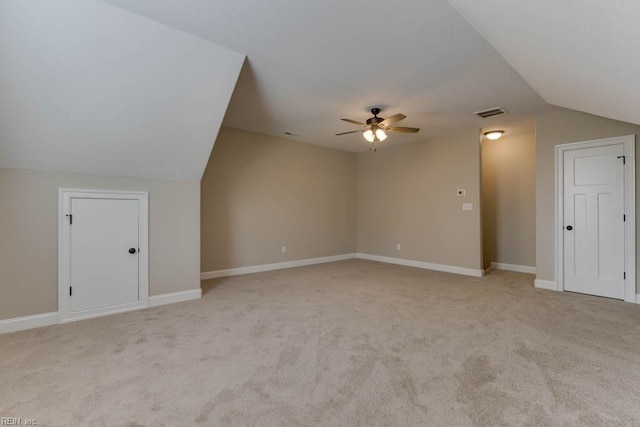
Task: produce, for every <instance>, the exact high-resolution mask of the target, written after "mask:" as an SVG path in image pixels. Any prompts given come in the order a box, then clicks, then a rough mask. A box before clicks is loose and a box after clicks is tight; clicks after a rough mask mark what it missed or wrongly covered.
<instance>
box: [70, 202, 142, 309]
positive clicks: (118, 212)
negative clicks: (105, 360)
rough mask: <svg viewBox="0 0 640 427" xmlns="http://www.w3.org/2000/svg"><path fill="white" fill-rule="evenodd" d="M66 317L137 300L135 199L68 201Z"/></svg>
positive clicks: (136, 221)
mask: <svg viewBox="0 0 640 427" xmlns="http://www.w3.org/2000/svg"><path fill="white" fill-rule="evenodd" d="M70 208H71V210H70V213H71V215H72V217H71V224H70V227H69V230H70V264H71V265H70V289H69V298H70V306H69V308H70V313H79V312H87V311H90V310H94V309H103V308H109V307H114V308H117V307H118V306H122V305H123V304H130V303H135V302H137V301H139V298H140V296H139V292H138V291H139V287H138V280H139V274H138V273H139V271H138V269H139V260H138V253H139V249H138V248H139V242H138V236H139V229H138V228H139V224H138V220H139V209H140V206H139V201H138V200H132V199H109V198H71V206H70Z"/></svg>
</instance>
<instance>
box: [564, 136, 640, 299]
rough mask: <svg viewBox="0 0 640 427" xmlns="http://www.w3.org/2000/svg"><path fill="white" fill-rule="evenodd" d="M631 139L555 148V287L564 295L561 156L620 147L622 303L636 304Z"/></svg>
mask: <svg viewBox="0 0 640 427" xmlns="http://www.w3.org/2000/svg"><path fill="white" fill-rule="evenodd" d="M635 141H636V137H635V135H628V136H620V137H614V138H605V139H597V140H591V141H583V142H574V143H569V144H561V145H557V146H556V221H555V224H556V228H555V237H556V286H557V290H558V291H564V249H563V248H564V152H565V151H567V150H576V149H581V148H593V147H602V146H607V145H617V144H622V145H623V146H624V155H625V161H626V164H625V167H624V191H623V193H624V210H625V215H626V221H625V223H624V226H625V229H624V264H625V272H626V278H625V280H624V300H625V301H627V302H633V303H636V302H638V303H640V301H638V298H637V296H636V186H635Z"/></svg>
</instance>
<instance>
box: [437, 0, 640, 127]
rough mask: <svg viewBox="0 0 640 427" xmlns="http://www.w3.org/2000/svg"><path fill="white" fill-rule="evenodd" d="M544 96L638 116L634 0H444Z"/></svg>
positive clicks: (637, 6)
mask: <svg viewBox="0 0 640 427" xmlns="http://www.w3.org/2000/svg"><path fill="white" fill-rule="evenodd" d="M449 2H450V3H451V4H453V5H454V6H455V7H456V8H457V10H459V11H460V13H461V14H462V15H463V16H464V17H465V18H466V19H467V20H468V21H469V22H470V23H471V24H472V25H473V26H474V27H475V28H476V29H477V30H478V31H479V32H480V34H482V36H483V37H485V38H486V39H487V40H488V42H489V43H491V44H492V45H493V47H494V48H496V49H497V51H498V52H500V53H501V54H502V56H503V57H504V58H505V59H506V60H507V61H508V62H509V63H510V64H511V65H512V66H513V67H514V68H515V69H516V70H518V71H519V72H520V74H521V75H522V76H523V77H524V78H525V79H526V80H527V81H528V82H529V83H530V84H531V86H532V87H533V88H534V89H535V90H536V91H537V92H538V93H539V94H540V95H541V96H542V97H543V98H544V99H545V100H546V101H547V102H549V103H550V104H554V105H559V106H562V107H566V108H571V109H574V110H579V111H584V112H587V113H591V114H596V115H600V116H604V117H609V118H613V119H617V120H623V121H627V122H631V123H636V124H640V91H638V88H640V54H638V49H639V48H640V24H639V23H640V2H639V1H637V0H609V1H602V0H580V1H575V0H574V1H557V0H534V1H513V0H484V1H477V0H449Z"/></svg>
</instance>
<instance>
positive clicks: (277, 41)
mask: <svg viewBox="0 0 640 427" xmlns="http://www.w3.org/2000/svg"><path fill="white" fill-rule="evenodd" d="M106 1H108V2H109V3H111V4H115V5H118V6H120V7H122V8H124V9H127V10H130V11H132V12H135V13H138V14H140V15H143V16H147V17H150V18H152V19H155V20H157V21H159V22H162V23H165V24H167V25H170V26H172V27H175V28H179V29H181V30H183V31H185V32H187V33H190V34H195V35H197V36H199V37H202V38H203V39H206V40H210V41H212V42H214V43H217V44H220V45H222V46H227V47H229V48H231V49H233V50H236V51H238V52H242V53H245V54H246V55H247V63H246V64H245V67H244V69H243V71H242V73H241V75H240V79H239V82H238V85H237V87H236V91H235V92H234V95H233V97H232V100H231V104H230V105H229V109H228V111H227V115H226V117H225V121H224V123H225V125H228V126H231V127H235V128H239V129H245V130H250V131H255V132H260V133H266V134H270V135H276V136H282V137H285V132H291V133H294V134H295V135H296V136H292V137H290V138H292V139H297V140H300V141H304V142H310V143H314V144H320V145H325V146H329V147H333V148H340V149H346V150H351V151H361V150H367V149H368V146H367V145H366V144H364V143H363V141H364V140H363V138H362V136H361V135H360V134H352V135H346V136H335V134H336V133H339V132H345V131H350V130H356V129H357V127H355V126H353V125H350V124H347V123H344V122H341V121H340V118H350V119H354V120H358V121H364V120H365V119H366V118H368V117H370V116H371V114H369V109H370V108H371V107H374V106H381V107H383V113H382V114H381V116H382V117H387V116H390V115H393V114H396V113H403V114H405V115H407V116H408V118H407V119H406V120H404V121H403V122H402V125H404V126H411V127H419V128H421V131H420V132H419V133H418V134H415V135H408V134H394V135H393V137H389V138H388V139H387V140H386V141H385V145H387V146H390V145H394V144H398V143H403V142H409V141H416V140H423V139H425V138H427V137H429V136H433V135H438V134H444V133H449V132H454V131H458V130H462V129H466V128H469V127H471V126H475V127H483V126H491V125H492V124H493V122H494V121H489V122H487V121H482V120H480V119H478V118H476V117H475V116H473V114H472V113H473V112H475V111H478V110H481V109H485V108H489V107H495V106H498V105H500V106H502V107H504V108H506V109H507V110H508V111H509V113H510V115H509V117H505V118H503V120H509V119H511V120H514V119H517V118H521V117H522V116H523V115H528V114H532V113H535V112H538V111H541V110H543V109H545V108H547V105H546V104H545V102H544V101H543V100H542V98H541V97H540V96H539V95H538V94H537V93H536V92H535V91H534V90H533V89H531V87H530V86H529V85H528V84H527V83H526V82H525V80H524V79H523V78H522V77H521V76H520V75H519V74H518V73H517V72H516V71H515V70H514V69H513V68H512V67H511V66H510V65H509V64H508V63H507V62H506V61H505V60H504V59H503V58H502V57H501V56H500V54H499V53H498V52H496V50H495V49H494V48H493V47H492V46H491V45H490V44H489V43H487V41H486V40H485V39H484V38H483V37H481V36H480V35H479V34H478V33H477V32H476V31H475V30H474V29H473V28H472V27H471V26H470V25H469V24H468V23H467V22H466V21H465V20H464V18H462V17H461V16H460V14H459V13H458V12H457V11H456V10H455V9H454V8H453V7H451V5H450V4H449V3H447V1H445V0H400V1H386V0H385V1H382V0H349V1H344V0H323V1H308V0H306V1H304V0H303V1H295V2H292V1H289V0H274V1H269V2H261V1H256V0H234V1H226V2H220V1H212V0H183V1H179V2H176V1H174V0H106Z"/></svg>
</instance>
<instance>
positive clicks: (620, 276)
mask: <svg viewBox="0 0 640 427" xmlns="http://www.w3.org/2000/svg"><path fill="white" fill-rule="evenodd" d="M563 161H564V229H563V234H564V236H563V237H564V272H563V273H564V289H565V290H567V291H573V292H581V293H585V294H591V295H598V296H604V297H609V298H617V299H625V281H624V280H625V278H624V276H625V235H624V230H625V224H624V215H625V204H624V184H625V183H624V145H623V144H615V145H605V146H601V147H593V148H578V149H571V150H566V151H564V159H563Z"/></svg>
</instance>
